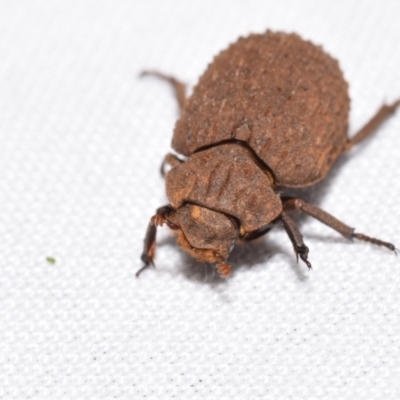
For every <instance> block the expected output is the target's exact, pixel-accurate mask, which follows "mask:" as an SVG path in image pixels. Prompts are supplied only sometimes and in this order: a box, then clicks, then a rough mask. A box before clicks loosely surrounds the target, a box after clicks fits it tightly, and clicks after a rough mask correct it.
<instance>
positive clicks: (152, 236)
mask: <svg viewBox="0 0 400 400" xmlns="http://www.w3.org/2000/svg"><path fill="white" fill-rule="evenodd" d="M171 211H172V208H171V207H170V206H164V207H160V208H158V209H157V211H156V214H155V215H153V216H152V217H151V219H150V222H149V225H148V227H147V231H146V236H145V238H144V247H143V253H142V256H141V260H142V261H143V263H144V265H143V267H142V268H140V269H139V271H138V272H136V277H139V275H140V274H141V273H142V272H143V271H144V270H145V269H146V268H147V267H149V266H150V265H152V266H153V267H155V265H154V261H153V260H154V256H155V252H156V235H157V228H158V227H161V226H163V225H164V223H168V222H167V220H166V219H165V216H166V215H168V214H169V213H170V212H171ZM168 225H170V224H169V223H168Z"/></svg>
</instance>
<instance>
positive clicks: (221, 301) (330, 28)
mask: <svg viewBox="0 0 400 400" xmlns="http://www.w3.org/2000/svg"><path fill="white" fill-rule="evenodd" d="M213 3H214V1H212V0H201V1H198V0H191V1H183V0H182V1H181V0H180V1H172V0H169V1H166V0H164V1H149V0H146V1H134V2H133V1H132V2H130V1H111V0H109V1H108V0H107V1H105V0H104V1H88V0H79V1H76V0H73V1H71V0H69V1H53V2H49V1H37V0H20V1H15V2H8V1H1V2H0V55H1V57H0V149H1V150H0V152H1V154H0V173H1V179H0V244H1V245H0V268H1V270H0V302H1V303H0V399H7V400H8V399H18V400H21V399H85V400H88V399H142V398H146V399H255V398H261V399H274V400H277V399H308V400H310V399H338V398H340V399H360V398H365V399H366V398H368V399H398V398H399V397H400V383H399V377H400V339H399V327H400V310H399V304H400V261H399V260H400V259H399V257H397V258H396V257H395V256H394V255H393V254H391V253H390V252H389V251H387V250H385V249H380V248H374V247H373V246H370V245H368V244H363V243H348V242H347V241H346V240H344V239H342V238H341V237H340V236H339V235H338V234H336V233H335V232H333V231H332V230H329V229H328V228H326V227H325V226H322V225H321V224H319V223H318V222H316V221H312V220H310V219H307V218H304V219H302V220H301V224H300V227H301V230H302V232H303V234H304V237H305V241H306V243H307V244H308V246H309V247H310V260H311V261H312V263H313V266H314V270H313V271H312V272H310V273H309V272H308V271H307V270H306V268H305V266H304V264H300V265H296V263H295V260H294V255H293V251H292V247H291V244H290V242H289V240H288V238H287V237H286V235H285V234H284V232H283V231H282V230H281V229H276V230H274V231H272V232H271V233H270V234H269V235H268V237H265V239H264V240H262V241H260V242H258V243H255V244H249V245H246V246H245V247H242V248H240V249H237V250H235V251H234V253H233V255H232V257H231V262H232V265H233V266H234V273H233V275H232V277H231V278H230V279H229V280H228V281H224V280H220V279H219V278H218V277H216V276H215V274H213V272H212V268H211V267H210V266H209V267H208V268H207V267H206V266H204V265H200V264H198V263H196V262H194V261H193V260H191V259H190V258H189V257H187V256H185V255H183V253H182V252H181V251H180V250H179V249H178V248H177V247H176V246H175V245H174V241H173V240H172V239H170V238H169V235H168V233H167V232H166V231H165V230H161V231H160V234H159V238H158V242H159V244H160V245H159V247H158V254H157V259H156V263H157V270H153V269H150V270H148V271H146V272H145V273H143V275H142V276H141V277H140V279H136V278H135V275H134V274H135V272H136V270H137V269H138V268H140V267H141V262H140V261H139V257H140V254H141V251H142V240H143V237H144V233H145V230H146V226H147V223H148V220H149V218H150V216H151V215H152V213H153V212H154V210H155V209H156V208H157V207H158V206H160V205H163V204H165V203H166V198H165V194H164V187H163V180H162V179H161V177H160V175H159V165H160V162H161V160H162V158H163V155H164V154H165V153H166V152H167V151H169V143H170V140H171V134H172V129H173V125H174V121H175V119H176V116H177V105H176V102H175V99H174V97H173V94H172V91H171V89H170V88H169V87H168V86H167V85H166V84H164V83H162V82H160V81H157V80H156V79H151V78H147V79H142V80H140V79H138V74H139V72H140V71H141V70H143V69H145V68H157V69H159V70H161V71H165V72H168V73H171V74H173V75H175V76H176V77H179V78H180V79H182V80H184V81H186V82H188V83H189V84H191V85H193V84H194V83H195V82H196V79H197V77H198V76H199V74H200V73H201V72H202V71H203V70H204V69H205V67H206V65H207V63H208V62H210V61H211V59H212V57H213V56H214V54H216V53H217V52H218V51H219V50H221V49H223V48H224V47H226V46H227V44H228V43H230V42H232V41H234V40H236V38H237V37H238V36H239V35H245V34H247V33H249V32H262V31H264V30H266V29H267V28H271V29H274V30H284V31H296V32H298V33H300V34H301V35H302V36H303V37H305V38H307V39H311V40H312V41H314V42H315V43H318V44H323V46H324V48H325V49H326V50H327V51H329V52H330V53H331V54H332V55H334V56H335V57H337V58H338V59H339V60H340V64H341V67H342V69H343V71H344V73H345V76H346V79H347V80H348V81H349V83H350V95H351V98H352V110H351V118H350V129H351V132H354V131H355V130H356V129H357V128H358V127H360V126H361V125H362V124H363V122H365V121H366V120H367V119H368V118H369V117H370V116H371V114H372V113H373V112H374V111H375V110H376V109H377V108H378V107H379V106H380V105H381V103H382V102H383V101H384V100H387V101H390V102H391V101H394V100H395V99H396V98H398V97H400V47H399V39H400V2H398V1H397V0H393V1H380V2H379V1H372V0H366V1H363V2H360V1H358V0H354V1H349V0H345V1H343V0H339V1H335V2H331V1H329V2H328V1H321V0H302V1H298V0H293V1H282V0H279V1H272V0H268V1H255V0H247V1H239V0H238V1H232V0H229V1H227V0H226V1H220V2H218V3H217V4H216V5H213ZM399 155H400V112H398V113H397V115H395V116H394V117H392V118H391V119H390V121H388V122H387V123H385V125H384V126H383V127H382V129H380V131H379V133H378V135H377V136H376V137H374V139H372V140H370V141H368V143H367V144H365V145H362V146H360V147H359V148H358V149H357V150H355V151H354V152H353V153H352V154H351V156H350V157H347V158H346V159H345V160H343V161H342V162H340V163H339V164H338V166H337V167H336V168H335V169H334V170H333V171H332V173H331V174H330V176H329V178H328V179H327V180H326V181H325V182H323V183H322V184H320V185H318V186H317V187H316V188H315V189H314V190H313V191H312V192H311V194H310V195H309V197H308V198H309V199H311V200H312V201H313V202H315V203H316V204H318V205H320V206H321V207H323V208H324V209H326V210H327V211H329V212H331V213H332V214H333V215H335V216H337V217H339V218H340V219H342V220H343V221H345V222H347V223H348V224H349V225H352V226H355V227H357V228H358V230H359V231H360V232H364V233H366V234H370V235H372V236H376V237H379V238H382V239H386V240H390V241H392V242H394V243H396V244H397V245H398V246H400V231H399V227H398V226H399V222H400V207H399V206H398V204H399V197H400V180H399V164H400V162H399ZM339 167H340V168H339ZM49 256H51V257H54V258H55V259H56V263H55V264H54V265H52V264H50V263H48V262H47V261H46V257H49Z"/></svg>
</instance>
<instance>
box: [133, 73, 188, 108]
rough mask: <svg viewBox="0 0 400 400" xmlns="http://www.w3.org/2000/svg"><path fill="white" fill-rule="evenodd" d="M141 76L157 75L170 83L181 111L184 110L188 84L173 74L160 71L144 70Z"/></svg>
mask: <svg viewBox="0 0 400 400" xmlns="http://www.w3.org/2000/svg"><path fill="white" fill-rule="evenodd" d="M140 76H155V77H157V78H160V79H162V80H164V81H166V82H168V83H170V84H171V85H172V88H173V89H174V92H175V97H176V100H177V102H178V105H179V112H180V113H181V112H182V109H183V106H184V104H185V99H186V85H185V84H184V83H182V82H180V81H178V80H177V79H175V78H174V77H173V76H169V75H166V74H163V73H162V72H158V71H150V70H149V71H143V72H142V73H141V74H140Z"/></svg>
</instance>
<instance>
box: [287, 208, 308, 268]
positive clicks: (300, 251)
mask: <svg viewBox="0 0 400 400" xmlns="http://www.w3.org/2000/svg"><path fill="white" fill-rule="evenodd" d="M280 219H281V221H282V225H283V227H284V228H285V231H286V233H287V234H288V236H289V239H290V241H291V242H292V244H293V249H294V252H295V254H296V259H297V262H299V256H300V258H301V259H302V260H303V261H304V262H305V263H306V265H307V267H308V269H312V266H311V263H310V261H308V247H307V246H306V245H305V244H304V242H303V235H302V234H301V233H300V231H299V228H297V225H296V223H295V222H294V221H293V220H292V219H291V218H289V216H288V215H287V214H286V213H284V212H283V213H282V214H281V217H280Z"/></svg>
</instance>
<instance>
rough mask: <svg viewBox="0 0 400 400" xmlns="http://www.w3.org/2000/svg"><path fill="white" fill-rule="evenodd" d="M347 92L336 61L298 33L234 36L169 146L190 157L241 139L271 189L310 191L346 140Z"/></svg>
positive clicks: (188, 106) (188, 103) (195, 94)
mask: <svg viewBox="0 0 400 400" xmlns="http://www.w3.org/2000/svg"><path fill="white" fill-rule="evenodd" d="M347 89H348V87H347V83H346V81H345V80H344V78H343V74H342V72H341V71H340V69H339V65H338V63H337V61H336V60H334V59H333V58H332V57H330V56H329V55H328V54H326V53H325V52H324V51H323V50H322V49H321V48H320V47H318V46H315V45H313V44H312V43H311V42H308V41H304V40H302V39H301V38H300V37H299V36H298V35H296V34H285V33H273V32H270V31H268V32H266V33H265V34H260V35H250V36H248V37H246V38H240V39H239V40H238V41H237V42H236V43H234V44H232V45H231V46H230V47H229V48H228V49H227V50H225V51H223V52H221V53H220V54H219V55H218V56H216V57H215V59H214V60H213V62H212V63H211V64H210V65H209V66H208V68H207V70H206V71H205V73H204V74H203V75H202V76H201V78H200V80H199V83H198V84H197V85H196V87H195V88H194V91H193V94H192V96H191V97H190V98H189V99H187V101H186V103H185V107H184V109H183V111H182V116H181V118H180V119H179V120H178V121H177V123H176V126H175V131H174V136H173V140H172V147H173V148H174V149H175V150H176V151H177V152H178V153H181V154H183V155H186V156H189V155H191V154H193V153H194V152H195V151H196V150H198V149H200V148H202V147H204V146H208V145H211V144H216V143H218V142H221V141H224V140H229V139H240V140H242V141H245V142H246V143H248V144H249V146H250V147H251V148H252V149H253V150H254V151H255V152H256V153H257V154H258V156H259V157H260V158H261V159H262V160H263V161H264V162H265V163H266V164H267V165H268V167H269V168H270V169H271V170H272V171H273V173H274V175H275V178H276V184H277V185H281V186H286V187H304V186H309V185H311V184H313V183H315V182H317V181H319V180H321V179H322V178H324V176H325V175H326V173H327V172H328V170H329V169H330V167H331V165H332V163H333V162H334V161H335V159H336V158H337V157H338V156H339V154H340V153H341V152H342V151H343V148H344V146H345V143H346V141H347V119H348V111H349V97H348V93H347Z"/></svg>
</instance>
